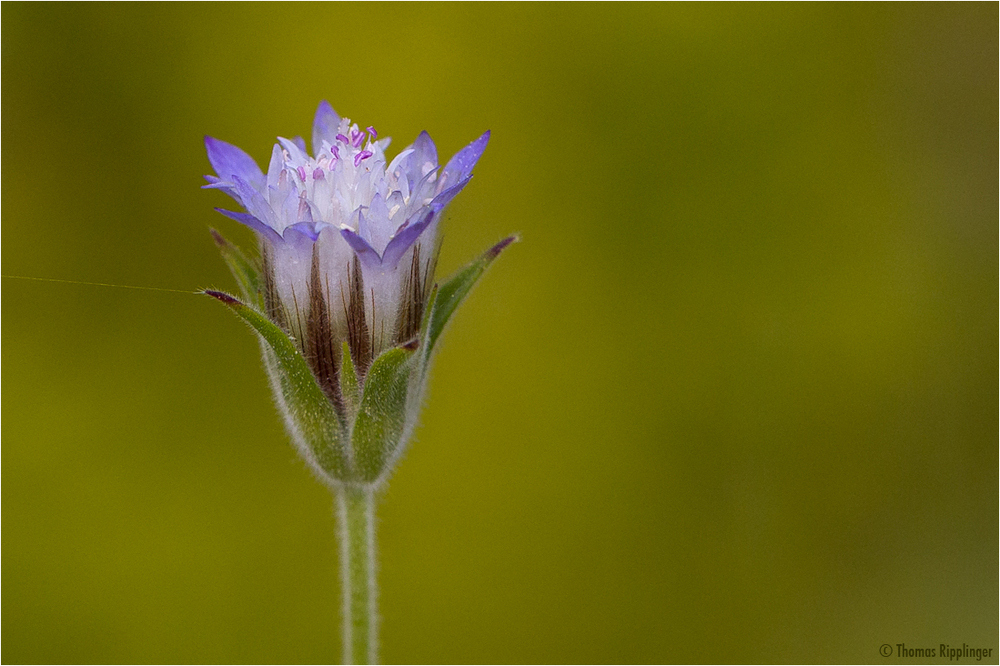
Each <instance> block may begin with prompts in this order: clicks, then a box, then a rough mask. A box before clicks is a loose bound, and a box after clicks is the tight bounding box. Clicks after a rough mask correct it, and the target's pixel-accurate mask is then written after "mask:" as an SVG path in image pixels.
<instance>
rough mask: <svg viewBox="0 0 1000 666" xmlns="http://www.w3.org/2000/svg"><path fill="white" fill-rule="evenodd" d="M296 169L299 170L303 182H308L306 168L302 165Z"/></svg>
mask: <svg viewBox="0 0 1000 666" xmlns="http://www.w3.org/2000/svg"><path fill="white" fill-rule="evenodd" d="M296 171H298V172H299V178H301V179H302V182H303V183H304V182H306V168H305V167H301V166H300V167H299V168H298V169H296Z"/></svg>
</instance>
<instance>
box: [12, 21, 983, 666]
mask: <svg viewBox="0 0 1000 666" xmlns="http://www.w3.org/2000/svg"><path fill="white" fill-rule="evenodd" d="M2 19H3V23H2V63H3V65H2V66H3V70H2V74H3V76H2V93H3V95H2V119H3V121H2V150H3V152H2V157H3V173H2V176H3V181H2V182H3V204H2V205H3V209H2V212H3V226H2V249H3V256H2V258H3V273H4V274H5V275H25V276H40V277H50V278H65V279H71V280H83V281H92V282H112V283H118V284H127V285H147V286H158V287H167V288H177V289H194V288H197V287H205V286H219V287H225V288H232V287H233V282H232V278H231V277H230V276H229V275H228V274H227V272H226V269H225V266H224V265H223V262H222V261H221V259H220V258H219V257H218V256H217V254H216V251H215V248H214V246H213V244H212V242H211V239H210V237H209V235H208V233H207V228H208V227H209V225H215V226H218V227H219V228H220V229H222V230H223V231H224V232H225V233H227V234H228V235H230V236H232V237H234V238H236V239H237V240H239V241H240V242H244V243H249V242H250V239H251V235H250V234H249V233H248V232H246V231H245V230H243V229H240V228H238V226H239V225H237V224H236V223H234V222H231V221H228V220H226V219H225V218H222V217H221V216H219V215H218V214H216V213H214V212H213V211H212V206H217V205H223V204H224V203H225V202H226V201H227V199H225V198H224V197H223V196H222V195H220V194H219V193H217V192H211V191H203V190H200V189H199V186H200V185H201V184H202V180H201V175H202V174H203V173H206V172H208V171H209V166H208V163H207V160H206V158H205V156H204V152H203V148H202V143H201V137H202V135H203V134H211V135H213V136H216V137H219V138H222V139H225V140H227V141H231V142H234V143H236V144H238V145H240V146H242V147H243V148H245V149H246V150H248V151H249V152H250V153H251V154H252V155H253V156H254V157H256V158H257V159H258V160H261V161H262V160H264V159H265V158H266V157H267V155H268V154H269V150H270V146H271V143H272V142H273V140H274V137H275V136H276V135H278V134H281V135H285V136H293V135H295V134H298V133H302V134H305V135H307V136H308V133H309V131H310V127H311V119H312V114H313V111H314V109H315V107H316V104H317V103H318V102H319V100H320V99H323V98H326V99H329V100H330V102H331V103H332V104H333V105H334V108H336V109H337V110H338V111H339V112H340V113H342V114H344V115H347V116H350V117H352V118H354V119H357V120H358V121H360V122H362V123H363V124H369V123H370V124H373V125H375V127H377V128H378V129H379V130H380V132H382V133H383V134H387V135H391V136H393V137H394V138H395V140H396V143H395V144H394V149H393V150H398V149H399V148H400V147H402V146H405V145H406V144H407V143H409V141H411V140H412V138H413V137H414V136H416V134H417V133H418V132H419V131H420V130H422V129H427V130H428V131H429V132H430V133H431V135H432V136H433V137H434V138H435V139H436V141H437V143H438V146H439V149H440V151H441V153H442V157H447V156H449V155H451V154H452V153H453V152H455V151H456V150H457V149H458V148H460V147H461V146H462V145H464V144H465V143H466V142H468V141H470V140H471V139H472V138H474V137H475V136H477V135H478V134H479V133H480V132H482V131H483V130H485V129H491V130H493V138H492V142H491V144H490V146H489V148H488V150H487V152H486V153H485V155H484V157H483V159H482V161H481V162H480V165H479V167H478V168H477V170H476V178H475V179H474V181H473V183H472V184H471V186H470V187H468V188H467V189H466V191H465V192H464V193H463V194H462V195H461V197H459V198H458V200H456V202H455V203H454V205H453V206H452V207H451V208H450V210H449V214H448V217H447V223H446V224H447V230H446V242H445V246H444V252H443V256H442V262H441V271H442V273H444V274H446V273H448V272H451V271H452V270H454V269H456V268H457V267H458V266H460V265H461V264H462V263H463V262H464V261H465V260H468V259H469V258H471V257H472V256H474V255H475V254H476V253H478V252H479V251H481V250H482V249H483V248H485V247H487V246H488V245H489V244H491V243H493V242H495V241H496V240H498V239H499V238H501V237H502V236H503V235H505V234H507V233H509V232H512V231H517V232H520V233H522V234H523V237H524V240H523V242H522V243H521V244H519V245H516V246H514V247H512V248H511V249H510V250H509V251H508V252H507V253H506V254H505V255H504V256H503V257H502V259H501V260H500V261H499V262H497V264H496V265H495V266H494V267H493V268H492V269H491V271H490V273H488V274H487V276H486V278H485V279H484V280H483V281H482V283H481V284H480V285H479V286H478V287H477V289H476V291H475V292H473V295H472V296H471V298H470V299H469V301H468V302H467V303H466V305H465V306H464V307H463V308H462V309H461V310H460V311H459V313H458V315H457V316H456V318H455V319H454V321H453V323H452V325H451V327H450V329H449V331H448V333H447V335H446V339H445V341H444V344H443V346H442V348H441V352H440V354H439V356H438V358H437V360H436V364H435V368H434V372H433V377H432V382H431V385H430V392H429V398H428V400H427V405H426V408H425V411H424V416H423V419H422V425H421V427H420V429H419V430H418V432H417V437H416V440H415V441H414V442H413V444H412V446H411V448H410V450H409V452H408V454H407V455H406V457H405V458H404V459H403V461H402V464H401V465H400V466H399V468H398V470H397V473H396V474H395V476H394V478H393V479H392V482H391V484H390V486H389V488H388V491H387V493H386V494H385V497H384V498H383V501H382V503H381V507H380V521H381V522H380V525H379V530H380V533H379V539H380V550H381V553H382V558H381V564H380V571H379V579H380V581H381V606H382V618H383V622H382V633H383V637H384V642H383V650H382V657H383V659H384V660H385V661H388V662H467V661H471V662H538V661H541V662H662V661H667V662H672V661H694V662H704V661H710V662H711V661H723V662H732V661H750V662H760V661H763V662H772V661H777V662H783V661H805V662H816V661H835V662H837V661H847V662H872V661H881V660H882V658H881V657H880V656H879V655H878V648H879V646H880V645H881V644H883V643H889V644H893V645H895V644H896V643H903V642H905V643H907V645H909V646H936V645H938V644H940V643H951V644H961V643H963V642H964V643H967V644H970V645H974V646H983V647H992V648H993V649H994V652H993V655H994V658H992V661H993V662H994V663H996V659H995V656H996V654H997V652H996V650H997V648H1000V645H998V644H997V638H998V636H997V626H998V612H997V608H998V604H997V602H998V598H997V590H998V580H997V558H998V547H997V543H998V542H997V533H998V524H997V497H998V487H997V466H998V459H997V434H998V433H997V400H998V395H997V365H998V355H997V314H998V313H997V277H998V276H997V247H998V234H997V228H998V225H997V222H998V220H997V209H998V198H997V180H998V169H997V152H998V141H997V97H998V90H997V78H998V75H997V52H998V44H997V21H998V9H997V5H996V4H994V3H988V4H978V5H947V6H945V5H918V6H914V5H899V4H894V5H818V4H811V5H786V4H780V5H764V6H761V5H735V6H734V5H707V6H706V5H694V6H692V5H672V4H671V5H656V4H643V5H593V4H588V5H519V4H518V5H488V4H476V5H465V4H448V5H422V4H406V5H368V4H363V5H339V4H308V5H295V4H280V5H269V4H252V5H245V4H222V5H208V4H207V3H206V4H169V5H155V4H148V5H120V4H114V5H104V4H87V5H49V4H39V5H26V4H9V3H5V4H4V6H3V12H2ZM2 286H3V291H2V297H3V300H2V314H3V329H2V334H3V357H2V360H3V366H2V367H3V375H2V380H3V405H2V406H3V431H2V434H3V479H2V480H3V562H2V564H3V574H2V584H3V617H2V642H3V658H4V661H5V662H7V663H15V662H50V661H51V662H164V661H165V662H187V661H194V662H236V663H239V662H244V661H248V662H325V661H336V660H337V659H339V656H340V647H339V645H340V639H339V633H338V628H337V627H338V623H339V619H338V618H339V608H340V602H339V597H338V595H339V582H338V580H337V570H338V569H337V567H338V565H337V550H336V545H335V541H334V517H333V513H332V500H331V498H330V497H329V495H328V492H327V490H326V489H324V488H323V487H322V486H320V484H318V483H317V482H316V481H315V480H314V479H312V478H311V477H310V475H309V473H308V472H307V471H306V470H305V468H304V466H303V465H302V464H301V463H300V462H299V461H298V460H297V459H296V458H295V455H294V453H293V450H292V448H291V446H290V445H289V443H288V441H287V439H286V437H285V434H284V433H283V431H282V427H281V425H280V423H279V419H278V418H277V416H276V412H275V409H274V407H273V406H272V404H271V399H270V395H269V393H268V388H267V385H266V382H265V379H264V376H263V373H262V370H261V367H260V362H259V359H258V350H257V342H256V341H255V340H254V338H253V336H252V335H251V334H250V333H249V332H248V330H247V329H246V328H245V327H244V326H243V325H242V324H241V323H240V322H239V321H238V320H237V319H236V318H235V317H233V316H232V315H231V314H229V313H228V312H226V311H225V310H224V309H223V308H221V307H219V306H218V304H217V303H214V302H212V301H210V300H209V299H207V298H203V297H197V296H193V295H192V296H188V295H183V294H174V293H164V292H144V291H135V290H126V289H114V288H105V287H91V286H80V285H69V284H55V283H38V282H26V281H19V280H11V279H7V278H5V279H4V280H3V283H2ZM885 661H887V662H888V663H892V662H895V661H897V660H896V659H895V658H892V659H889V660H885ZM938 661H940V660H938ZM910 662H912V660H910V661H909V662H907V663H910Z"/></svg>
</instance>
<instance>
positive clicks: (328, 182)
mask: <svg viewBox="0 0 1000 666" xmlns="http://www.w3.org/2000/svg"><path fill="white" fill-rule="evenodd" d="M489 137H490V133H489V132H485V133H484V134H483V135H482V136H480V137H479V138H478V139H476V140H475V141H473V142H472V143H470V144H469V145H468V146H466V147H465V148H463V149H462V150H460V151H459V152H458V153H457V154H455V156H454V157H452V158H451V160H449V161H448V163H447V164H446V165H445V166H444V168H443V169H441V168H440V167H439V164H438V159H437V149H436V147H435V145H434V142H433V141H432V140H431V138H430V136H429V135H428V134H427V133H426V132H422V133H421V134H420V135H419V136H418V137H417V138H416V140H415V141H414V142H413V144H412V145H410V146H408V147H407V148H405V149H404V150H403V151H401V152H400V153H399V154H398V155H396V156H395V157H394V158H393V159H392V161H391V162H388V161H387V159H386V156H385V149H386V148H387V147H388V145H389V141H390V140H389V139H388V138H379V135H378V133H377V132H376V130H375V128H374V127H371V126H368V127H366V128H365V129H361V128H360V127H359V126H358V125H357V124H352V123H351V121H350V119H348V118H341V117H340V116H338V115H337V114H336V112H334V110H333V108H332V107H331V106H330V104H329V103H327V102H326V101H323V102H321V103H320V105H319V108H318V109H317V111H316V117H315V120H314V121H313V136H312V148H313V154H312V155H310V154H309V153H308V152H307V150H306V146H305V142H304V141H303V140H302V139H301V138H298V137H297V138H295V139H293V140H288V139H285V138H280V137H279V139H278V143H277V144H275V146H274V148H273V150H272V151H271V159H270V163H269V165H268V169H267V173H266V174H265V173H264V172H263V171H261V169H260V168H259V167H258V165H257V163H256V162H255V161H254V160H253V158H251V157H250V156H249V155H247V154H246V153H245V152H244V151H242V150H240V149H239V148H237V147H236V146H233V145H231V144H229V143H226V142H224V141H220V140H218V139H214V138H212V137H205V147H206V150H207V152H208V160H209V162H210V163H211V165H212V167H213V168H214V169H215V173H216V175H214V176H206V177H205V178H206V179H207V180H208V181H209V184H208V185H205V186H204V187H206V188H213V189H219V190H222V191H223V192H225V193H226V194H228V195H229V196H231V197H232V198H233V199H235V200H236V201H237V202H238V203H239V204H240V205H241V206H242V207H243V209H244V211H243V212H240V211H230V210H225V209H222V208H217V209H216V210H218V211H219V212H220V213H222V214H223V215H226V216H227V217H230V218H232V219H234V220H236V221H238V222H241V223H243V224H245V225H247V226H248V227H250V228H251V229H253V230H254V231H255V232H256V233H257V236H258V238H259V240H260V258H259V260H249V259H247V258H246V257H245V256H244V255H243V254H242V253H241V252H240V251H239V250H238V249H236V248H235V247H233V246H232V245H230V244H229V243H227V242H226V241H225V240H224V239H222V237H221V236H220V235H218V234H217V233H216V234H215V235H216V241H217V242H218V244H219V247H220V249H221V250H222V252H223V256H224V258H225V259H226V261H227V262H228V263H229V265H230V268H231V269H232V270H233V273H234V274H235V275H236V277H237V279H238V280H239V281H240V284H241V289H242V291H243V297H244V299H245V301H246V302H244V301H240V300H239V299H237V298H235V297H233V296H230V295H228V294H223V293H222V292H217V291H206V293H207V294H209V295H212V296H215V297H216V298H218V299H219V300H221V301H222V302H223V303H225V304H226V305H229V306H230V307H232V308H233V309H234V310H235V311H236V312H237V314H239V315H240V316H241V317H243V319H244V320H246V321H247V322H248V323H249V324H250V325H251V326H252V327H253V328H254V329H255V330H256V331H257V332H258V333H259V334H260V335H261V338H262V340H263V341H264V345H262V347H263V350H264V358H265V365H266V366H267V368H268V372H269V374H270V376H271V380H272V382H271V383H272V387H273V388H274V393H275V398H276V401H277V402H278V405H279V407H280V408H281V409H282V412H283V413H284V415H285V420H286V424H287V425H288V428H289V431H290V433H291V434H292V438H293V440H294V441H295V442H296V443H297V444H298V445H299V448H300V450H302V452H303V454H304V455H305V457H306V459H307V461H309V462H310V464H312V466H313V467H314V468H315V469H316V470H317V471H318V472H319V473H320V474H321V475H322V476H323V477H324V478H326V479H327V480H328V481H331V482H332V483H339V482H349V483H357V482H360V483H373V482H375V481H377V480H378V479H380V478H383V477H384V474H385V472H386V471H387V469H388V468H389V467H390V466H391V465H390V462H389V461H390V458H392V457H394V456H395V455H397V453H398V451H399V450H401V447H402V445H403V444H404V443H405V440H406V438H407V437H408V434H409V431H410V430H411V429H412V427H413V423H414V422H415V420H416V411H417V410H418V408H419V400H420V395H421V393H422V390H423V382H424V377H425V375H426V368H427V364H428V363H429V360H430V351H431V349H432V347H433V345H434V342H435V341H436V339H437V336H438V335H440V332H441V330H442V329H443V326H444V324H445V323H446V322H447V319H448V317H450V315H451V314H452V313H453V312H454V309H455V307H457V305H458V303H459V302H460V301H461V299H462V298H463V297H464V296H465V294H466V293H468V290H469V289H471V287H472V284H474V282H475V281H476V280H477V279H478V277H479V276H480V275H481V274H482V271H483V270H484V269H485V267H486V266H487V265H488V264H489V263H490V262H491V261H492V260H493V258H495V257H496V256H497V254H499V252H500V250H502V249H503V247H506V245H507V244H509V243H510V242H511V241H512V240H513V238H509V239H506V240H505V241H502V242H501V243H500V244H498V245H497V246H495V247H494V248H493V249H491V250H490V251H489V252H487V253H486V254H485V255H484V256H483V257H481V258H480V260H479V261H477V262H473V264H471V265H470V266H469V267H468V268H466V269H465V270H464V271H462V272H460V273H459V274H458V275H457V276H456V277H455V278H453V279H452V280H450V281H449V282H448V283H446V284H445V285H443V286H442V287H441V290H440V296H442V297H446V298H438V295H439V292H437V291H436V290H435V289H436V287H435V284H434V269H435V265H436V262H437V256H438V252H439V249H440V245H439V238H440V236H439V234H438V229H437V228H438V224H439V222H440V219H441V214H442V211H443V210H444V209H445V207H446V206H447V205H448V203H449V202H450V201H451V200H452V199H453V198H454V197H455V196H456V195H457V194H458V193H459V192H461V191H462V189H463V188H464V187H465V186H466V185H467V184H468V183H469V181H470V180H471V178H472V170H473V168H474V167H475V165H476V163H477V161H478V160H479V158H480V156H481V155H482V154H483V151H484V150H485V148H486V144H487V142H488V141H489ZM470 270H471V272H470ZM418 348H420V349H421V350H422V351H421V352H420V353H414V352H415V351H416V350H417V349H418ZM317 388H318V389H319V393H317V392H316V390H315V389H317ZM368 396H372V397H370V399H369V400H368V402H367V403H366V397H368ZM321 398H322V400H325V402H326V405H325V406H324V405H322V404H321V400H320V399H321ZM393 410H395V412H396V413H390V412H392V411H393ZM368 421H371V423H368ZM390 422H391V423H390ZM366 429H367V430H366ZM369 431H370V432H369ZM366 432H367V434H365V433H366ZM359 433H360V434H359ZM366 437H368V438H369V439H373V438H374V439H373V441H361V440H364V439H365V438H366ZM374 440H378V441H374ZM390 440H392V441H390ZM376 449H377V451H375V452H374V453H373V450H376ZM366 456H367V457H368V458H371V457H372V456H374V458H373V459H372V460H367V462H366V461H365V459H366Z"/></svg>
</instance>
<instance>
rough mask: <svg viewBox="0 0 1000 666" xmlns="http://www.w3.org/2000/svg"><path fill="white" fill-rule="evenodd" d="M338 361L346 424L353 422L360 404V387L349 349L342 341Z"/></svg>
mask: <svg viewBox="0 0 1000 666" xmlns="http://www.w3.org/2000/svg"><path fill="white" fill-rule="evenodd" d="M340 358H341V360H340V393H341V395H342V396H343V397H344V407H346V408H347V422H348V423H351V422H352V421H354V417H355V416H357V414H358V407H359V405H360V402H361V386H360V384H359V383H358V373H357V371H356V370H355V369H354V361H352V360H351V347H350V345H348V343H347V341H346V340H345V341H344V344H343V352H342V354H341V357H340Z"/></svg>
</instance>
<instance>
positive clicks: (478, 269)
mask: <svg viewBox="0 0 1000 666" xmlns="http://www.w3.org/2000/svg"><path fill="white" fill-rule="evenodd" d="M516 240H518V238H517V236H509V237H507V238H505V239H503V240H502V241H500V242H499V243H497V244H496V245H494V246H493V247H491V248H490V249H489V250H487V251H486V252H485V253H484V254H483V256H481V257H479V258H478V259H476V260H475V261H473V262H472V263H471V264H469V265H468V266H466V267H465V268H463V269H462V270H460V271H459V272H458V273H457V274H455V275H454V276H452V277H451V278H450V279H449V280H448V281H447V282H445V283H444V284H443V285H441V288H440V289H438V290H437V297H436V298H433V301H432V303H429V304H428V310H429V311H430V316H429V317H428V319H427V322H426V326H427V329H426V333H425V334H422V335H421V336H420V339H421V340H422V341H423V342H424V351H423V354H424V361H425V362H426V361H427V360H428V359H429V358H430V355H431V351H432V350H433V349H434V344H435V343H436V342H437V339H438V338H439V337H441V333H442V332H443V331H444V327H445V324H447V323H448V320H449V319H450V318H451V316H452V315H453V314H454V313H455V309H456V308H457V307H458V306H459V305H460V304H461V303H462V301H463V300H464V299H465V297H466V296H467V295H468V293H469V291H470V290H471V289H472V287H473V285H475V284H476V282H477V281H478V280H479V278H480V277H482V275H483V272H484V271H485V270H486V268H487V266H489V265H490V264H491V263H493V260H494V259H496V258H497V257H498V256H499V255H500V253H501V252H502V251H503V249H504V248H505V247H507V246H508V245H510V244H511V243H513V242H514V241H516Z"/></svg>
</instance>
